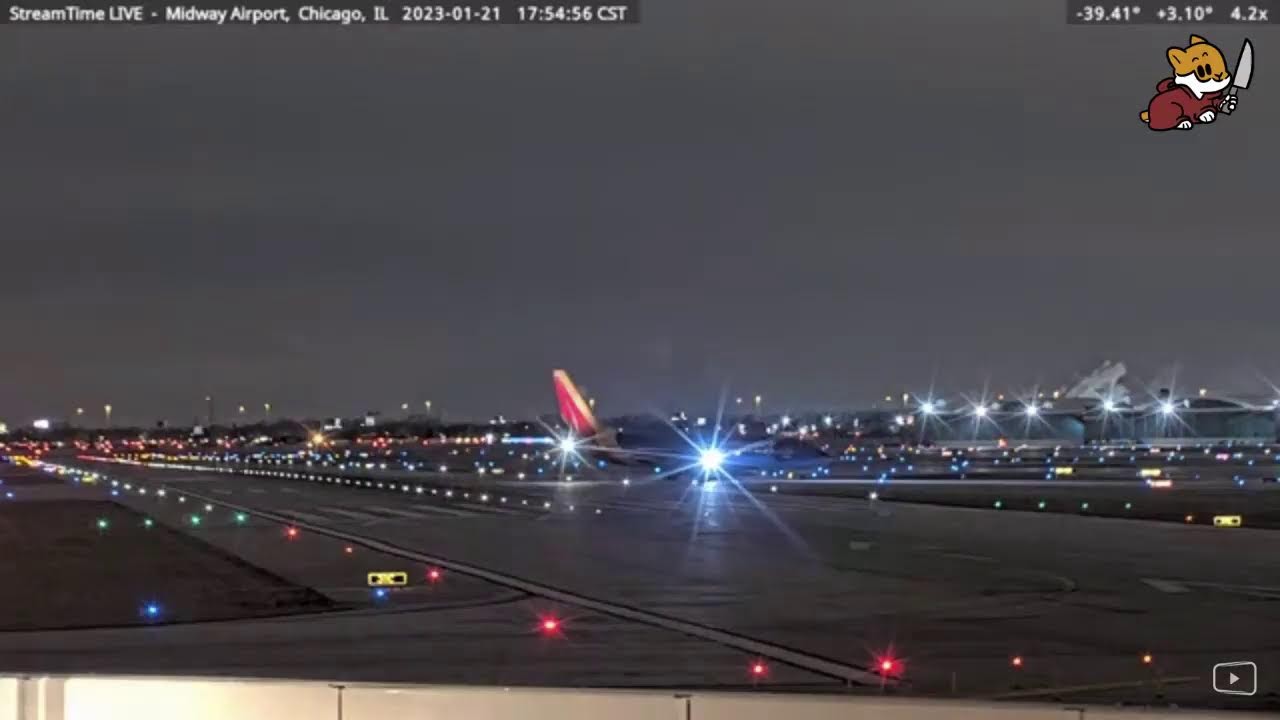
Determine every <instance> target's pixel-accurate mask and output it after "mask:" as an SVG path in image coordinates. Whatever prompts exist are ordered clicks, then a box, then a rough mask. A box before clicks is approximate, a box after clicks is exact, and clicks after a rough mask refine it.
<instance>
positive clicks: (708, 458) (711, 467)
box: [698, 448, 724, 473]
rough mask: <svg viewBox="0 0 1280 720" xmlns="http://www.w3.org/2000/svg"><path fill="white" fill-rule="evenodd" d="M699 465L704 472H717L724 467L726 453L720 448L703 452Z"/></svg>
mask: <svg viewBox="0 0 1280 720" xmlns="http://www.w3.org/2000/svg"><path fill="white" fill-rule="evenodd" d="M698 464H699V465H701V466H702V470H703V471H704V472H709V473H712V472H716V471H717V470H719V469H720V468H721V467H722V466H723V465H724V453H723V452H721V451H720V449H719V448H707V449H706V450H703V451H702V456H701V457H700V458H699V459H698Z"/></svg>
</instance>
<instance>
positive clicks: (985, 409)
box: [899, 399, 1187, 424]
mask: <svg viewBox="0 0 1280 720" xmlns="http://www.w3.org/2000/svg"><path fill="white" fill-rule="evenodd" d="M1186 403H1187V401H1185V400H1184V401H1183V404H1184V406H1185V405H1186ZM999 407H1000V406H999V405H998V404H996V403H992V404H990V405H988V404H986V403H975V404H974V405H973V407H972V408H971V409H970V410H969V414H970V415H972V416H973V417H975V418H985V417H987V416H988V415H989V414H991V413H992V412H994V411H996V410H998V409H999ZM1040 409H1041V408H1040V405H1039V404H1038V403H1036V402H1035V401H1034V400H1032V401H1027V402H1024V403H1023V406H1022V412H1023V414H1024V415H1026V416H1027V417H1036V416H1038V415H1039V414H1040ZM940 410H941V407H940V403H938V402H935V401H933V400H925V401H923V402H921V403H920V414H921V415H937V414H939V412H940ZM1119 410H1120V406H1119V405H1117V404H1116V402H1115V401H1114V400H1111V399H1106V400H1103V401H1102V411H1103V412H1106V413H1113V412H1118V411H1119ZM1177 412H1178V404H1177V403H1176V402H1174V401H1172V400H1162V401H1161V402H1160V414H1161V415H1165V416H1169V415H1174V414H1176V413H1177ZM899 424H901V423H899Z"/></svg>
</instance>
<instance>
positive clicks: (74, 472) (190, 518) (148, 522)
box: [42, 463, 559, 623]
mask: <svg viewBox="0 0 1280 720" xmlns="http://www.w3.org/2000/svg"><path fill="white" fill-rule="evenodd" d="M42 465H43V467H44V469H45V470H46V472H52V473H56V474H59V475H71V476H72V477H73V478H74V480H75V481H76V482H81V481H82V478H91V480H90V482H96V481H97V480H99V479H101V480H104V481H107V480H109V481H110V483H111V486H112V488H113V489H115V490H118V489H124V490H126V491H135V492H137V493H138V494H140V495H147V494H148V493H147V488H145V487H143V486H142V485H134V484H133V483H129V482H121V481H119V480H111V479H110V478H109V477H107V476H106V475H101V474H98V473H92V472H89V471H87V470H82V469H80V468H75V467H68V466H63V465H54V464H51V463H43V464H42ZM152 495H153V496H154V497H155V498H156V499H157V500H158V501H159V500H163V499H164V498H165V497H167V495H168V492H167V491H166V489H165V488H163V487H161V488H160V489H158V490H156V491H155V492H154V493H152ZM177 498H178V502H179V503H186V502H187V496H185V495H182V494H178V496H177ZM203 510H204V515H201V514H199V513H192V514H190V515H184V516H183V518H182V519H183V522H184V523H185V524H188V525H190V526H191V527H201V526H202V525H203V521H204V519H205V518H206V517H208V515H209V514H210V513H212V512H213V511H214V506H213V504H211V503H205V504H204V508H203ZM231 518H232V521H233V522H234V523H235V524H236V525H237V526H244V525H247V524H248V522H249V519H250V518H249V514H248V513H246V512H243V511H238V510H237V511H234V512H233V513H232V514H231ZM94 527H95V529H96V530H97V531H98V532H99V533H100V534H101V533H106V532H107V531H108V530H110V528H111V521H110V520H109V519H108V518H106V517H99V518H97V519H96V520H95V522H94ZM142 527H143V528H144V529H147V530H150V529H152V528H153V527H155V521H154V520H153V519H152V518H150V517H144V518H143V520H142ZM281 535H282V537H284V538H285V539H286V540H289V541H293V540H297V539H298V538H299V537H300V536H301V531H300V530H299V529H298V528H297V527H296V526H294V525H292V524H284V525H283V529H282V531H281ZM342 551H343V554H344V555H353V554H354V553H355V548H354V547H353V546H351V545H344V546H343V549H342ZM424 577H425V579H426V581H427V582H428V583H431V584H435V583H438V582H440V581H441V580H442V579H443V578H444V570H442V569H441V568H438V567H429V568H427V570H426V573H425V575H424ZM374 597H375V598H376V599H382V598H385V597H386V589H385V588H377V589H375V591H374ZM160 613H161V608H160V605H159V604H158V603H156V602H155V601H148V602H147V603H145V604H144V605H143V607H142V609H141V611H140V614H141V615H142V616H143V617H144V618H146V619H148V620H155V619H159V617H160ZM556 622H557V623H559V621H558V620H557V621H556Z"/></svg>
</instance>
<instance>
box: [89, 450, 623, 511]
mask: <svg viewBox="0 0 1280 720" xmlns="http://www.w3.org/2000/svg"><path fill="white" fill-rule="evenodd" d="M97 459H100V460H107V461H109V462H115V463H119V464H126V465H140V466H144V467H152V468H158V469H170V470H195V471H199V472H220V473H234V474H237V475H252V476H258V477H274V478H281V479H286V480H307V481H309V482H327V483H331V484H335V485H348V486H351V487H354V488H367V489H378V490H391V491H399V492H401V493H413V494H415V495H426V494H428V493H429V494H431V495H434V496H436V497H439V498H444V499H447V500H459V501H468V500H472V499H473V496H474V499H475V500H479V501H480V502H482V503H492V502H493V501H494V500H496V501H497V503H498V504H514V502H515V498H509V497H508V496H506V495H501V494H493V493H489V492H480V491H477V492H474V493H473V492H471V491H466V490H463V491H459V490H456V489H455V488H451V487H450V488H444V489H441V488H435V487H427V486H423V485H411V484H409V483H403V482H396V481H393V480H385V481H383V480H364V479H360V478H348V477H343V476H341V475H329V474H324V475H315V474H309V473H305V472H285V471H279V470H260V469H255V468H230V467H224V466H213V465H195V464H184V463H180V462H173V461H174V460H179V459H180V458H166V461H164V462H156V461H151V460H134V459H131V458H121V457H113V458H97ZM621 484H622V485H624V486H629V485H630V484H631V479H630V478H623V479H622V481H621ZM114 492H115V491H113V493H114ZM180 500H181V498H180ZM519 500H520V505H522V506H526V507H530V508H535V509H536V508H541V509H542V510H554V509H555V505H554V504H553V503H552V502H551V501H550V500H539V499H538V498H534V499H532V501H531V500H530V499H529V498H520V499H519ZM564 509H565V510H566V511H568V512H573V513H577V512H578V511H579V510H580V509H582V508H580V507H579V506H578V504H577V503H567V504H565V505H564ZM591 510H592V514H595V515H603V514H604V510H603V509H602V508H592V509H591Z"/></svg>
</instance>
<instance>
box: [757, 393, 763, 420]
mask: <svg viewBox="0 0 1280 720" xmlns="http://www.w3.org/2000/svg"><path fill="white" fill-rule="evenodd" d="M762 400H764V398H763V397H761V396H759V395H756V397H755V401H756V416H757V417H759V415H760V402H761V401H762Z"/></svg>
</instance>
